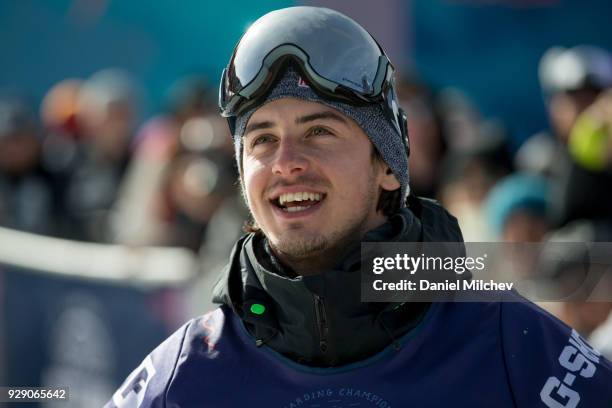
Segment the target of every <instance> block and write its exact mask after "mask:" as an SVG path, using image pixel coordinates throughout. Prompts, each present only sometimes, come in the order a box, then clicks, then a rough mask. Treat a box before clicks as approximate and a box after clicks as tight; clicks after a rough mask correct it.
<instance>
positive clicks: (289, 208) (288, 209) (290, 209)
mask: <svg viewBox="0 0 612 408" xmlns="http://www.w3.org/2000/svg"><path fill="white" fill-rule="evenodd" d="M306 209H308V207H302V206H301V205H296V206H295V207H287V208H286V209H285V211H287V212H298V211H304V210H306Z"/></svg>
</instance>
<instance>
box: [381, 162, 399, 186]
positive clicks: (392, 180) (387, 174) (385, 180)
mask: <svg viewBox="0 0 612 408" xmlns="http://www.w3.org/2000/svg"><path fill="white" fill-rule="evenodd" d="M383 170H384V174H383V176H382V180H381V182H380V186H381V187H382V188H383V189H384V190H387V191H393V190H397V189H398V188H400V187H401V185H400V183H399V181H397V177H395V174H393V172H392V171H391V169H390V168H389V166H388V165H387V164H386V163H384V164H383Z"/></svg>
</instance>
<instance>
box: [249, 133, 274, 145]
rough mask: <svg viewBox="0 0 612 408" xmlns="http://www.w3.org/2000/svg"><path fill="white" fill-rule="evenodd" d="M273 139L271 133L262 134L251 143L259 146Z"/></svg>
mask: <svg viewBox="0 0 612 408" xmlns="http://www.w3.org/2000/svg"><path fill="white" fill-rule="evenodd" d="M271 141H272V137H271V136H269V135H261V136H257V137H255V138H254V139H253V143H251V146H257V145H259V144H263V143H269V142H271Z"/></svg>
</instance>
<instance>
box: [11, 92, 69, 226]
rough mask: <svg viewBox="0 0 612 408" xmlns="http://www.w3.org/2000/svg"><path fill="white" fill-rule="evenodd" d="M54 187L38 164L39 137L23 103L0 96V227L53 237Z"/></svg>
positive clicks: (40, 163) (39, 162)
mask: <svg viewBox="0 0 612 408" xmlns="http://www.w3.org/2000/svg"><path fill="white" fill-rule="evenodd" d="M53 186H54V184H53V181H52V178H51V176H50V174H49V173H48V172H47V171H46V170H45V169H44V166H43V165H42V162H41V135H40V129H39V127H38V124H37V121H36V119H35V116H34V114H33V112H32V111H31V110H30V109H29V108H28V106H27V105H26V104H25V102H24V101H23V100H21V99H19V98H15V97H10V96H1V97H0V225H1V226H4V227H9V228H14V229H18V230H22V231H27V232H34V233H38V234H52V233H53V232H54V231H55V228H56V225H55V223H54V221H55V215H56V211H57V209H58V205H57V202H56V194H55V191H54V188H53Z"/></svg>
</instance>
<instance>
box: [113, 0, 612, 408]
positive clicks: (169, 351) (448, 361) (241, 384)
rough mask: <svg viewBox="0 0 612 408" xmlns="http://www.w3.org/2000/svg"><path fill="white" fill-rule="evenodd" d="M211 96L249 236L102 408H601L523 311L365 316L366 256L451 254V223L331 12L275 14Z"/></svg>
mask: <svg viewBox="0 0 612 408" xmlns="http://www.w3.org/2000/svg"><path fill="white" fill-rule="evenodd" d="M221 85H222V86H221V96H220V105H221V109H222V112H223V114H224V115H225V116H227V117H228V118H229V123H230V128H231V130H232V134H233V135H234V141H235V146H236V158H237V164H238V167H239V169H240V173H241V176H240V181H241V184H242V188H243V192H244V197H245V199H246V201H247V204H248V206H249V209H250V211H251V213H252V216H253V223H252V224H251V230H252V231H253V232H251V233H250V234H248V235H246V236H244V237H243V238H241V239H240V240H239V241H238V242H237V243H236V246H235V247H234V249H233V250H232V254H231V256H230V260H229V263H228V266H227V267H226V269H225V274H224V277H223V279H222V280H221V281H220V283H219V285H218V287H217V288H216V290H215V299H216V301H217V302H219V303H221V306H220V308H218V309H217V310H215V311H213V312H211V313H208V314H207V315H205V316H203V317H200V318H198V319H195V320H193V321H191V322H189V323H187V324H186V325H185V326H183V328H181V329H180V330H178V331H177V332H176V333H175V334H174V335H172V336H171V337H170V338H169V339H168V340H166V341H165V342H164V343H163V344H162V345H160V346H159V347H158V348H157V349H156V350H154V351H153V352H152V353H151V354H150V355H149V356H148V357H147V358H146V359H145V360H144V362H143V363H142V365H141V366H140V367H138V368H137V369H136V370H135V371H134V372H133V373H132V374H131V375H130V376H129V377H128V378H127V380H126V381H125V383H124V385H123V386H122V387H121V388H120V389H119V390H118V391H117V392H116V394H115V395H114V396H113V399H112V400H111V401H110V402H109V405H108V406H111V407H112V406H120V407H123V406H142V407H162V406H168V407H170V406H173V407H174V406H181V407H195V406H199V407H244V406H255V407H340V406H343V407H349V406H350V407H381V408H382V407H407V406H415V407H436V406H462V407H463V406H465V407H491V406H501V407H506V406H508V407H509V406H523V407H534V406H548V407H576V406H578V405H580V406H585V407H586V406H588V407H595V406H609V405H606V404H610V402H612V397H611V395H610V392H609V391H608V390H607V389H606V387H604V386H603V384H604V383H605V382H608V383H609V382H610V379H611V378H612V376H611V374H610V373H611V367H610V363H609V362H607V361H606V360H604V359H603V358H601V357H600V356H599V354H598V353H597V352H596V351H594V350H592V349H591V348H590V347H589V346H588V345H586V344H585V343H584V342H583V340H582V339H581V338H580V337H579V336H577V334H572V332H571V330H570V329H569V328H568V327H566V326H563V325H562V324H561V323H559V322H558V321H556V320H554V319H553V318H552V317H550V316H549V315H547V314H545V312H543V311H541V310H539V309H537V308H536V307H535V306H534V305H532V304H530V303H527V302H521V301H520V299H519V298H518V297H517V302H516V303H505V304H500V303H462V304H459V303H424V302H422V303H413V302H408V303H366V302H361V301H360V283H361V282H360V273H359V264H360V243H361V242H362V241H375V242H377V241H406V242H415V241H431V242H435V241H438V242H439V241H461V240H462V238H461V233H460V231H459V229H458V227H457V222H456V220H455V219H454V218H453V217H452V216H450V215H449V214H448V213H447V212H446V211H445V210H444V209H442V208H441V207H439V206H438V205H436V204H435V203H433V202H430V201H420V200H418V199H416V198H412V197H410V198H408V200H407V201H406V197H407V196H408V194H409V188H408V174H407V168H408V166H407V159H408V154H407V152H408V143H407V139H406V136H407V135H406V131H405V129H406V125H405V120H404V116H403V113H402V111H401V110H400V109H399V108H398V107H397V104H396V102H395V95H394V92H393V71H392V67H391V65H390V64H389V63H388V60H387V59H386V57H385V55H384V53H383V52H382V50H381V49H380V47H379V46H378V44H377V43H376V42H375V41H374V40H373V39H372V38H371V37H370V35H369V34H368V33H367V32H366V31H365V30H364V29H363V28H362V27H360V26H359V25H357V24H356V23H355V22H353V21H352V20H350V19H349V18H347V17H346V16H344V15H342V14H340V13H337V12H335V11H332V10H328V9H320V8H310V7H295V8H289V9H284V10H279V11H275V12H272V13H269V14H267V15H265V16H264V17H262V18H261V19H259V20H258V21H257V22H255V23H254V24H253V25H252V26H251V27H250V28H249V30H248V31H247V32H246V33H245V35H244V36H243V37H242V39H241V41H240V43H239V44H238V45H237V47H236V49H235V51H234V55H233V56H232V59H231V61H230V64H229V66H228V68H227V69H226V71H225V72H224V75H223V79H222V84H221ZM406 202H408V203H409V206H410V207H409V208H407V207H406V205H405V203H406ZM566 373H567V374H568V375H570V377H568V376H567V375H566ZM564 375H565V377H564ZM562 381H565V383H562ZM594 390H597V393H596V392H594Z"/></svg>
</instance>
